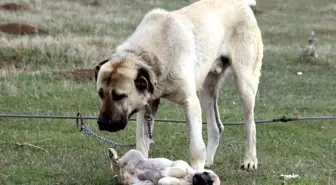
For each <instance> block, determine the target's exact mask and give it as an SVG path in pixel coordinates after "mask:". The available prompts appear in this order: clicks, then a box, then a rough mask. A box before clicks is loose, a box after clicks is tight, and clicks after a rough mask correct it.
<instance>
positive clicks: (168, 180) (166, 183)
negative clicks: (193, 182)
mask: <svg viewBox="0 0 336 185" xmlns="http://www.w3.org/2000/svg"><path fill="white" fill-rule="evenodd" d="M185 184H187V183H183V184H182V183H181V182H180V180H179V179H177V178H175V177H164V178H162V179H160V180H159V182H158V185H185Z"/></svg>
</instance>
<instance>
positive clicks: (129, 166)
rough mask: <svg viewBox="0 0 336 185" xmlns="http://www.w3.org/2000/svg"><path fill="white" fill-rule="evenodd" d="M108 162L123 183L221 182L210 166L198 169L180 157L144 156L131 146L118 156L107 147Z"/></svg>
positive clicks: (199, 184)
mask: <svg viewBox="0 0 336 185" xmlns="http://www.w3.org/2000/svg"><path fill="white" fill-rule="evenodd" d="M109 157H110V166H111V168H112V170H113V171H114V172H115V173H116V174H117V176H118V179H119V182H120V183H121V184H123V185H157V184H158V185H220V180H219V178H218V176H217V175H216V174H215V173H214V172H213V171H211V170H204V171H202V172H197V171H195V170H194V169H193V168H191V167H190V166H189V165H188V163H186V162H185V161H182V160H177V161H171V160H169V159H166V158H146V157H145V156H144V155H143V154H142V153H141V152H140V151H138V150H134V149H131V150H129V151H128V152H127V153H126V154H124V155H123V156H122V157H121V158H119V157H118V154H117V152H116V151H115V150H114V149H113V148H109Z"/></svg>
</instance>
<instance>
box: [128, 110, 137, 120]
mask: <svg viewBox="0 0 336 185" xmlns="http://www.w3.org/2000/svg"><path fill="white" fill-rule="evenodd" d="M138 111H139V109H134V110H133V111H132V112H131V113H130V114H129V115H128V119H130V118H131V117H132V116H133V115H134V114H135V113H137V112H138Z"/></svg>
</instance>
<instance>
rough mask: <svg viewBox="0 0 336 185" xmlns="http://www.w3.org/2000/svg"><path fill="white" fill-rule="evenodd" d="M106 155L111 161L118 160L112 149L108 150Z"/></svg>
mask: <svg viewBox="0 0 336 185" xmlns="http://www.w3.org/2000/svg"><path fill="white" fill-rule="evenodd" d="M108 155H109V158H110V159H113V160H116V159H118V154H117V152H116V151H115V150H114V149H113V148H109V150H108Z"/></svg>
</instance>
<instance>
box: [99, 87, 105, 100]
mask: <svg viewBox="0 0 336 185" xmlns="http://www.w3.org/2000/svg"><path fill="white" fill-rule="evenodd" d="M98 94H99V97H100V98H101V99H103V98H104V91H103V89H102V88H100V89H99V91H98Z"/></svg>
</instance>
